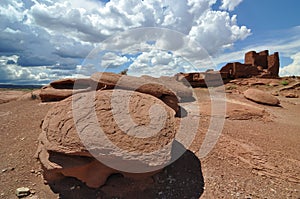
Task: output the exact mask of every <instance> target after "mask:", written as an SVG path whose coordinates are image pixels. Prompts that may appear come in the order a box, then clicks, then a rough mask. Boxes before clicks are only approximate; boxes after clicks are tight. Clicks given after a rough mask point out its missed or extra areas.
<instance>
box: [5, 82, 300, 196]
mask: <svg viewBox="0 0 300 199" xmlns="http://www.w3.org/2000/svg"><path fill="white" fill-rule="evenodd" d="M283 81H285V82H288V83H282V82H283ZM299 82H300V79H298V78H286V79H255V78H248V79H237V80H234V81H231V82H229V83H227V84H225V92H226V117H225V118H226V119H225V124H224V127H223V131H222V133H221V135H220V137H219V139H218V140H217V143H216V145H215V146H214V148H213V150H212V151H210V153H209V154H208V155H207V156H205V157H201V158H200V155H199V149H200V147H201V144H202V142H203V139H204V137H205V134H206V131H207V128H208V124H209V121H210V118H211V117H213V115H211V111H210V107H211V100H210V96H209V93H208V89H207V88H195V89H194V92H195V95H196V96H197V99H198V103H199V106H200V114H199V117H200V122H201V124H200V128H199V130H198V132H197V135H196V137H195V140H194V141H193V143H192V145H191V146H190V147H189V148H188V149H189V150H188V151H187V152H186V153H185V154H184V155H183V156H182V157H181V158H180V159H178V160H177V161H175V162H174V163H173V164H171V165H169V166H168V167H167V168H165V169H164V170H163V171H162V172H160V173H158V174H156V175H155V176H154V177H153V178H152V180H150V181H149V180H148V181H139V182H136V181H133V180H131V179H126V178H124V177H122V176H120V175H113V176H111V177H110V178H109V179H108V180H107V182H106V184H105V185H104V186H103V187H100V188H98V189H91V188H88V187H86V186H85V185H84V184H83V183H81V182H79V181H77V180H76V179H72V178H70V179H65V180H64V181H62V182H59V183H57V184H52V185H49V184H47V183H45V182H44V180H43V177H42V172H43V171H42V169H41V165H40V163H39V162H38V160H37V159H35V158H34V155H35V153H36V150H37V146H38V141H37V139H38V136H39V134H40V133H41V127H40V126H41V122H42V120H43V118H44V117H45V115H46V113H47V111H48V110H49V109H50V108H51V107H52V106H53V104H55V103H56V102H49V103H48V102H47V103H41V101H40V100H39V99H32V95H31V91H27V90H25V91H24V90H23V91H22V90H21V91H20V90H7V89H2V90H1V91H0V133H1V139H0V143H1V148H0V158H1V159H0V176H1V177H0V179H1V180H0V197H1V198H17V196H16V193H15V192H16V189H17V188H19V187H28V188H29V189H30V193H31V194H30V195H29V196H27V197H25V198H44V199H52V198H166V199H168V198H199V197H200V198H249V199H251V198H295V199H297V198H300V144H299V143H300V98H299V97H297V96H299V95H300V86H299V85H300V84H299ZM248 88H256V89H259V90H263V91H265V92H268V93H272V94H273V95H276V97H277V98H278V99H279V100H280V105H279V106H269V105H264V104H258V103H255V102H253V101H250V100H248V99H246V98H245V97H244V95H243V92H244V91H245V90H246V89H248ZM284 88H286V89H284ZM35 92H36V91H35ZM186 133H187V134H188V133H189V132H188V130H187V132H186ZM203 181H204V190H203V191H202V190H201V189H202V188H201V186H199V185H201V184H203ZM202 192H203V193H202Z"/></svg>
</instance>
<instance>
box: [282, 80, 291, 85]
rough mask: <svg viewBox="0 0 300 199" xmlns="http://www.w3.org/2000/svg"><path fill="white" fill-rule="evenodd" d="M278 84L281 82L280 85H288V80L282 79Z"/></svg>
mask: <svg viewBox="0 0 300 199" xmlns="http://www.w3.org/2000/svg"><path fill="white" fill-rule="evenodd" d="M280 84H281V85H283V86H286V85H288V84H289V82H288V81H286V80H283V81H282V82H280Z"/></svg>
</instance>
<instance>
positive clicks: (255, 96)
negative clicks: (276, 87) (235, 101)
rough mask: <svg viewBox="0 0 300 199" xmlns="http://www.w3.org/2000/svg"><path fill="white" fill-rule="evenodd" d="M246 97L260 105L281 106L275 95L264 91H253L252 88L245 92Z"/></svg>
mask: <svg viewBox="0 0 300 199" xmlns="http://www.w3.org/2000/svg"><path fill="white" fill-rule="evenodd" d="M244 96H245V97H246V98H247V99H249V100H252V101H254V102H257V103H260V104H267V105H273V106H277V105H279V104H280V101H279V100H278V99H277V98H276V97H274V96H273V95H271V94H269V93H267V92H264V91H262V90H258V89H253V88H250V89H248V90H246V91H245V92H244Z"/></svg>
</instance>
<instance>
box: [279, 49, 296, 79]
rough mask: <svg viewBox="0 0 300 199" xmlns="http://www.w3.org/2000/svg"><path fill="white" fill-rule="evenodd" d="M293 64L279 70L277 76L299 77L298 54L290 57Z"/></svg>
mask: <svg viewBox="0 0 300 199" xmlns="http://www.w3.org/2000/svg"><path fill="white" fill-rule="evenodd" d="M291 59H292V60H293V62H292V63H291V64H289V65H287V66H284V67H282V68H280V70H279V75H280V76H281V77H283V76H293V75H295V76H300V52H298V53H296V54H294V55H292V56H291Z"/></svg>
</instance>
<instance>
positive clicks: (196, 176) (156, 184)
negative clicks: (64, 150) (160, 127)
mask: <svg viewBox="0 0 300 199" xmlns="http://www.w3.org/2000/svg"><path fill="white" fill-rule="evenodd" d="M173 149H174V150H172V157H176V155H178V153H182V150H184V147H183V146H182V145H181V144H180V143H179V142H177V141H175V142H174V143H173ZM177 157H178V156H177ZM49 186H50V188H51V189H52V191H53V192H54V193H58V194H59V198H61V199H83V198H88V199H89V198H91V199H94V198H95V199H109V198H122V199H140V198H143V199H154V198H157V199H160V198H166V199H169V198H172V199H183V198H199V197H200V196H201V195H202V193H203V191H204V179H203V175H202V170H201V162H200V160H199V159H198V158H197V156H195V154H194V153H192V152H191V151H189V150H186V151H185V152H184V153H183V154H182V156H181V157H180V158H179V159H177V160H176V161H175V162H173V163H172V164H170V165H168V166H167V167H165V168H164V169H163V170H162V171H160V172H159V173H157V174H155V175H154V176H152V177H148V178H144V179H139V180H136V179H131V178H126V177H124V176H123V175H121V174H113V175H111V176H110V177H109V178H108V179H107V181H106V183H105V185H103V186H102V187H99V188H97V189H92V188H89V187H87V186H86V185H85V184H84V183H82V182H81V181H79V180H77V179H76V178H71V177H65V178H63V179H61V180H59V181H55V182H52V183H50V184H49Z"/></svg>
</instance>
